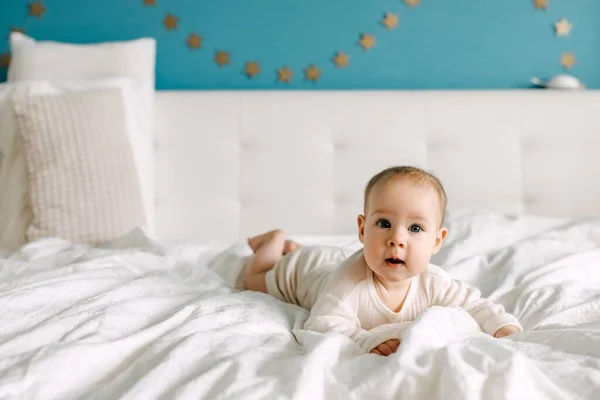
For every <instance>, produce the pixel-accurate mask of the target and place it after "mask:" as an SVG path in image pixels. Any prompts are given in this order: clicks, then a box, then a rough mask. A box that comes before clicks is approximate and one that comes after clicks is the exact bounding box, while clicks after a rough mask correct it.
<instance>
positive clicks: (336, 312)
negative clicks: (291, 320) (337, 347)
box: [304, 292, 401, 353]
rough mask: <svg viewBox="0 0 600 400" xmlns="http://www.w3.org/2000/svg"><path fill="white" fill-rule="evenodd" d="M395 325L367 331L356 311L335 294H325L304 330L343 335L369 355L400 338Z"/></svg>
mask: <svg viewBox="0 0 600 400" xmlns="http://www.w3.org/2000/svg"><path fill="white" fill-rule="evenodd" d="M395 325H396V324H390V325H389V326H386V328H387V329H383V328H384V327H383V326H382V327H377V328H375V329H372V330H370V331H367V330H365V329H363V328H362V327H361V325H360V321H359V320H358V317H357V313H356V310H353V309H352V308H351V307H350V306H349V305H347V304H344V303H343V302H342V301H341V300H340V299H338V298H337V297H335V296H334V295H333V294H331V293H328V292H323V293H322V294H321V295H320V296H319V298H318V299H317V301H316V302H315V305H314V306H313V308H312V310H311V312H310V316H309V318H308V319H307V320H306V322H305V323H304V329H306V330H311V331H315V332H320V333H328V332H335V333H341V334H342V335H345V336H348V337H349V338H350V339H352V340H353V341H354V342H356V343H357V344H358V345H359V346H360V347H361V348H362V349H363V350H364V351H365V352H366V353H368V352H370V351H371V350H372V349H374V348H376V347H377V346H379V345H380V344H382V343H384V342H386V341H388V340H390V339H399V338H400V336H399V335H400V331H401V329H400V328H401V327H399V326H395Z"/></svg>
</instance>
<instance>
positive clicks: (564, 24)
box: [554, 18, 573, 36]
mask: <svg viewBox="0 0 600 400" xmlns="http://www.w3.org/2000/svg"><path fill="white" fill-rule="evenodd" d="M554 28H555V29H556V36H569V34H570V33H571V29H572V28H573V25H571V23H570V22H569V21H567V20H566V19H565V18H562V19H561V20H560V21H558V22H557V23H555V24H554Z"/></svg>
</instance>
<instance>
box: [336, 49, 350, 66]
mask: <svg viewBox="0 0 600 400" xmlns="http://www.w3.org/2000/svg"><path fill="white" fill-rule="evenodd" d="M348 62H350V55H349V54H344V53H342V52H341V51H338V52H337V53H336V54H335V56H334V57H333V63H334V64H335V66H336V67H337V68H342V67H347V66H348Z"/></svg>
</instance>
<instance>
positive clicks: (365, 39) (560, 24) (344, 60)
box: [0, 0, 577, 84]
mask: <svg viewBox="0 0 600 400" xmlns="http://www.w3.org/2000/svg"><path fill="white" fill-rule="evenodd" d="M531 1H532V4H533V7H534V8H535V9H536V10H541V11H546V10H547V9H548V3H549V0H531ZM142 3H143V5H144V7H155V6H156V0H142ZM404 3H405V4H406V5H407V6H409V7H410V8H414V7H416V6H418V5H420V4H421V0H404ZM46 11H47V10H46V7H45V6H44V4H43V1H31V2H28V3H27V14H28V15H29V16H30V17H33V18H36V19H42V18H43V16H44V14H45V13H46ZM399 17H400V16H399V15H398V14H394V13H392V12H386V13H385V14H384V16H383V18H382V19H381V20H380V21H379V23H380V24H381V25H383V26H384V27H385V28H386V29H387V30H388V31H391V30H393V29H396V28H398V26H399ZM162 23H163V25H164V27H165V29H166V30H167V31H173V30H178V29H179V17H177V16H175V15H173V14H171V13H167V15H166V16H165V17H164V19H163V21H162ZM553 26H554V30H555V36H556V37H564V36H570V33H571V29H572V28H573V25H572V24H571V23H570V22H569V21H568V20H567V19H566V18H561V19H560V20H559V21H557V22H555V23H554V24H553ZM10 32H21V33H25V27H14V26H13V27H11V29H10ZM10 32H9V35H10ZM202 40H203V38H202V36H200V35H198V34H196V33H194V32H192V33H190V34H189V35H188V37H187V39H186V40H185V42H186V44H187V46H188V48H189V50H197V49H201V48H202ZM356 44H357V45H358V46H360V47H362V49H363V50H364V51H365V52H368V51H369V50H371V49H372V48H374V47H375V35H374V34H370V33H362V34H361V35H360V39H359V41H358V42H357V43H356ZM350 57H351V55H350V54H346V53H344V52H342V51H341V50H340V51H338V52H337V53H335V55H334V56H333V57H332V58H331V62H333V64H334V65H335V67H336V68H337V69H339V68H344V67H347V66H348V65H349V62H350ZM213 61H214V62H215V63H216V64H217V65H218V66H219V68H222V67H224V66H227V65H229V64H231V59H230V54H229V52H228V51H225V50H217V51H216V52H215V56H214V58H213ZM576 63H577V60H576V58H575V54H574V53H573V52H568V53H562V54H561V58H560V65H561V66H562V67H563V68H565V69H571V68H573V66H574V65H575V64H576ZM9 64H10V53H8V52H5V53H2V54H0V67H2V68H7V67H8V66H9ZM303 71H304V79H305V80H307V81H312V82H317V81H318V80H319V78H320V76H321V74H322V71H321V70H320V69H319V68H318V67H317V66H316V64H315V63H312V64H310V65H309V66H308V67H306V68H305V69H304V70H303ZM275 72H276V75H277V82H281V83H286V84H290V83H291V81H292V77H293V75H294V72H293V71H292V70H291V69H290V68H289V67H288V66H287V65H286V66H284V67H283V68H281V69H278V70H276V71H275ZM243 73H244V74H245V75H246V76H248V78H249V79H253V78H254V77H256V75H259V74H260V73H261V69H260V65H259V62H258V61H247V62H246V63H245V66H244V69H243Z"/></svg>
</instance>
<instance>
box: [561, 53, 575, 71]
mask: <svg viewBox="0 0 600 400" xmlns="http://www.w3.org/2000/svg"><path fill="white" fill-rule="evenodd" d="M576 63H577V60H576V59H575V54H574V53H563V55H562V57H561V59H560V65H562V66H563V67H565V68H566V69H571V68H573V65H575V64H576Z"/></svg>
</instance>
